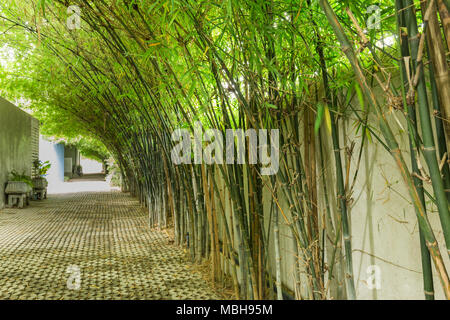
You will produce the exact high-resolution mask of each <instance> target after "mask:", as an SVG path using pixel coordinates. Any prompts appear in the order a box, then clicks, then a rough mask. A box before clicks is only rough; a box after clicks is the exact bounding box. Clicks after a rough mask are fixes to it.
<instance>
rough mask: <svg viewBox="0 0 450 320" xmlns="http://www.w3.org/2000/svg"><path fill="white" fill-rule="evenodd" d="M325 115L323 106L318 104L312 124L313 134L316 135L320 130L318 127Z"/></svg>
mask: <svg viewBox="0 0 450 320" xmlns="http://www.w3.org/2000/svg"><path fill="white" fill-rule="evenodd" d="M324 114H325V108H324V106H323V104H321V103H319V104H318V105H317V116H316V122H315V123H314V133H315V134H317V133H318V132H319V129H320V125H321V124H322V120H323V116H324Z"/></svg>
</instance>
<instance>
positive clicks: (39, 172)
mask: <svg viewBox="0 0 450 320" xmlns="http://www.w3.org/2000/svg"><path fill="white" fill-rule="evenodd" d="M51 166H52V165H51V163H50V161H45V162H43V161H41V160H39V159H36V160H34V162H33V169H34V174H35V175H36V176H38V177H41V178H43V177H45V176H46V175H47V172H48V170H50V168H51Z"/></svg>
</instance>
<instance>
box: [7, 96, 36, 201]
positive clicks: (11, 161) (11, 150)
mask: <svg viewBox="0 0 450 320" xmlns="http://www.w3.org/2000/svg"><path fill="white" fill-rule="evenodd" d="M32 121H33V122H34V127H36V122H37V120H36V119H34V118H33V117H31V116H30V115H29V114H27V113H26V112H24V111H22V110H21V109H19V108H17V107H16V106H14V105H13V104H12V103H10V102H8V101H6V100H5V99H3V98H0V209H2V208H3V207H4V205H5V193H4V188H5V184H6V182H7V181H8V175H9V173H10V172H11V171H12V170H16V171H18V172H19V173H22V172H23V171H25V173H26V174H27V175H30V176H31V174H32V160H33V159H32V154H33V153H35V152H33V148H32V143H33V141H32V129H31V128H32Z"/></svg>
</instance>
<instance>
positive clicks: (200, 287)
mask: <svg viewBox="0 0 450 320" xmlns="http://www.w3.org/2000/svg"><path fill="white" fill-rule="evenodd" d="M190 268H191V266H190V264H189V263H187V262H186V260H185V258H184V253H183V251H182V249H180V248H178V247H175V246H174V245H171V244H170V240H169V237H168V236H167V235H166V234H165V233H164V232H160V231H156V230H151V229H150V228H149V227H148V224H147V214H146V212H145V210H143V209H141V208H140V205H139V203H138V202H137V201H136V200H135V199H133V198H131V197H130V196H128V195H126V194H123V193H121V192H117V191H109V192H106V191H103V192H92V191H91V192H78V193H65V194H59V195H50V196H49V199H48V200H44V201H33V202H31V206H30V207H28V208H26V209H22V210H18V209H4V210H0V299H218V298H219V297H218V296H217V295H216V294H215V292H214V291H213V289H212V288H210V287H209V286H208V284H207V283H206V282H205V281H204V280H203V279H202V276H201V275H200V274H199V273H194V272H192V271H191V270H190Z"/></svg>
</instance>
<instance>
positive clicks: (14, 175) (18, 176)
mask: <svg viewBox="0 0 450 320" xmlns="http://www.w3.org/2000/svg"><path fill="white" fill-rule="evenodd" d="M9 181H21V182H25V183H26V184H28V185H29V186H30V187H33V181H32V180H31V177H30V176H28V175H26V174H25V171H24V172H22V173H18V172H17V171H16V170H12V171H11V172H10V174H9Z"/></svg>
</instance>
